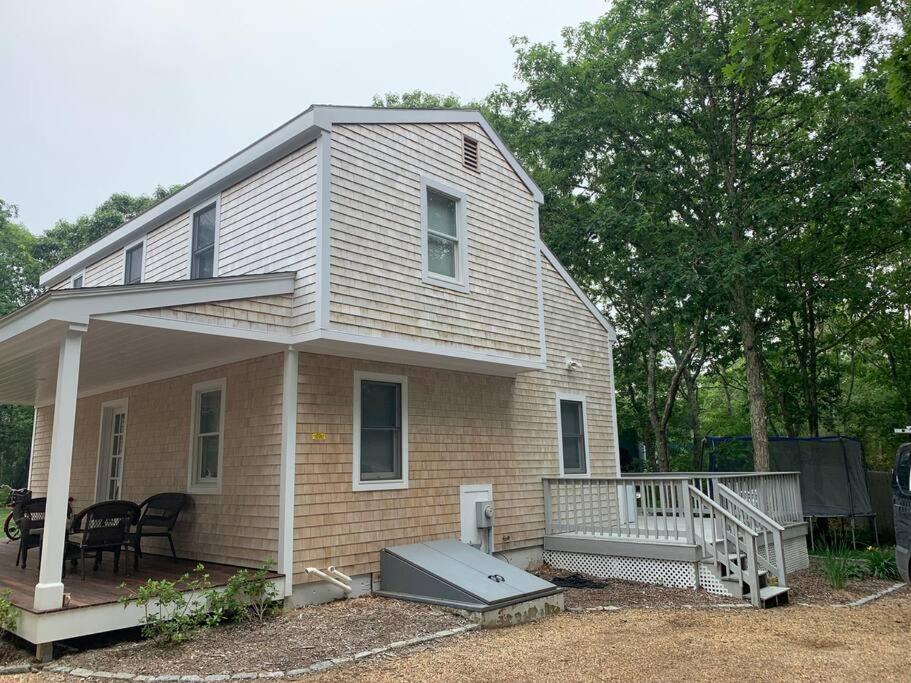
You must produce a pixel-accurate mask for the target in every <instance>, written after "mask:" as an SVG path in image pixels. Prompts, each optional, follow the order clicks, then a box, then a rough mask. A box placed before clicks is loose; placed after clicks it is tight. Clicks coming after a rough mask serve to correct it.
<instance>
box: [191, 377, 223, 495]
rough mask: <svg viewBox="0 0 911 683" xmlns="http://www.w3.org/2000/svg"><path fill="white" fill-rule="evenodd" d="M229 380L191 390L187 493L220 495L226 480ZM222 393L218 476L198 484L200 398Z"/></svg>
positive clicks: (209, 383) (220, 380)
mask: <svg viewBox="0 0 911 683" xmlns="http://www.w3.org/2000/svg"><path fill="white" fill-rule="evenodd" d="M226 385H227V379H226V378H224V377H221V378H219V379H213V380H208V381H206V382H198V383H197V384H194V385H193V388H192V389H191V392H192V393H191V397H192V399H191V401H190V420H191V422H190V453H189V457H188V458H187V464H188V467H187V492H188V493H196V494H219V493H221V485H222V482H223V481H224V478H225V469H224V464H225V462H224V453H225V413H227V412H228V392H227V391H226ZM216 389H218V390H220V391H221V410H220V411H219V415H218V476H217V477H216V479H215V481H213V482H196V481H195V479H196V477H195V469H196V467H195V466H196V438H197V431H198V429H199V420H198V413H199V396H200V394H202V393H204V392H207V391H214V390H216Z"/></svg>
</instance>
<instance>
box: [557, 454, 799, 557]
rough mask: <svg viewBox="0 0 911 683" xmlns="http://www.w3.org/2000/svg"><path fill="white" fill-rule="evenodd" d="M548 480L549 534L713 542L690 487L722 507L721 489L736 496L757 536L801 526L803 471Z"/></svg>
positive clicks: (744, 518) (744, 520)
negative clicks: (771, 525)
mask: <svg viewBox="0 0 911 683" xmlns="http://www.w3.org/2000/svg"><path fill="white" fill-rule="evenodd" d="M543 481H544V520H545V533H547V534H564V533H574V534H593V535H599V536H615V537H621V538H624V539H634V540H642V541H655V542H662V541H664V542H686V543H693V542H694V541H695V539H696V537H697V536H698V537H699V538H701V539H711V537H712V536H713V534H714V531H713V529H712V528H711V527H710V526H709V524H708V520H707V518H706V517H705V516H701V515H699V514H698V513H697V511H696V510H694V509H693V500H692V497H691V495H690V492H689V490H688V487H689V486H693V487H694V488H695V489H697V490H698V491H700V492H701V493H703V494H705V495H706V496H707V497H708V498H709V499H711V500H713V501H715V502H717V503H718V504H719V505H720V504H722V503H723V501H722V498H723V496H722V493H721V491H722V488H721V487H720V486H719V484H720V485H723V486H724V487H725V488H726V489H727V490H728V491H729V495H728V496H727V498H728V499H729V502H730V498H731V496H735V497H737V498H740V499H742V500H743V501H744V502H745V503H746V505H745V506H740V507H739V508H738V509H741V508H743V509H746V512H743V518H742V519H741V521H743V522H744V523H752V524H753V527H756V530H757V531H759V530H760V527H762V524H764V523H765V520H766V519H767V520H768V522H770V523H774V524H775V525H777V526H787V525H789V524H794V523H797V522H802V521H803V510H802V508H801V504H800V475H799V474H798V473H797V472H769V473H758V472H757V473H705V472H698V473H669V474H648V475H645V474H643V475H638V474H636V475H629V476H623V477H575V478H571V477H547V478H545V479H544V480H543ZM747 518H749V519H747ZM757 520H761V522H762V523H760V521H757ZM766 526H768V525H766ZM753 527H751V528H753ZM762 528H764V527H762ZM773 545H780V544H773Z"/></svg>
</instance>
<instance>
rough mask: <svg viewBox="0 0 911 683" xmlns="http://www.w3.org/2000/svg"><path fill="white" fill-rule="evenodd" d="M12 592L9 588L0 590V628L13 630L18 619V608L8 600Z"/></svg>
mask: <svg viewBox="0 0 911 683" xmlns="http://www.w3.org/2000/svg"><path fill="white" fill-rule="evenodd" d="M12 595H13V592H12V591H11V590H9V589H5V590H2V591H0V629H2V630H3V631H10V632H11V631H13V630H14V629H15V628H16V624H17V623H18V621H19V610H18V609H17V608H16V607H15V606H13V603H12V602H11V601H10V598H11V597H12Z"/></svg>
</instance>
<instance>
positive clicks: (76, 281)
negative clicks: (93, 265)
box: [70, 270, 85, 289]
mask: <svg viewBox="0 0 911 683" xmlns="http://www.w3.org/2000/svg"><path fill="white" fill-rule="evenodd" d="M70 287H72V288H73V289H82V288H83V287H85V271H84V270H80V271H79V272H78V273H76V274H75V275H74V276H73V277H72V279H71V280H70Z"/></svg>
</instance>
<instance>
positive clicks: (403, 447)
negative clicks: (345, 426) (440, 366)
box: [352, 372, 408, 491]
mask: <svg viewBox="0 0 911 683" xmlns="http://www.w3.org/2000/svg"><path fill="white" fill-rule="evenodd" d="M352 442H353V445H354V449H353V450H354V468H353V486H354V490H355V491H376V490H383V489H404V488H408V378H407V377H405V376H402V375H385V374H379V373H375V372H355V373H354V434H353V439H352Z"/></svg>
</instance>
